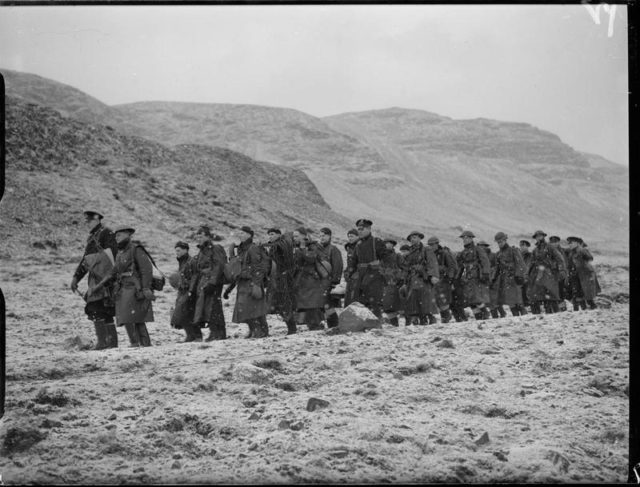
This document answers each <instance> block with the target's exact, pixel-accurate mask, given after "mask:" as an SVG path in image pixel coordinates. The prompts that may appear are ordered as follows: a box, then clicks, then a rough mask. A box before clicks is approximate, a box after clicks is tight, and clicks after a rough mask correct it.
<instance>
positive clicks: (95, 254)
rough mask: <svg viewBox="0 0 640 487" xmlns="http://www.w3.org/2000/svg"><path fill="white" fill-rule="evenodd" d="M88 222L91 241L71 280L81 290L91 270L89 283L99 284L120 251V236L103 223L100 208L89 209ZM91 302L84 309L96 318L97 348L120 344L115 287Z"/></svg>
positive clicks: (104, 288) (90, 300)
mask: <svg viewBox="0 0 640 487" xmlns="http://www.w3.org/2000/svg"><path fill="white" fill-rule="evenodd" d="M84 217H85V225H86V228H87V229H88V230H89V236H88V237H87V244H86V245H85V249H84V255H83V256H82V260H81V261H80V264H78V266H77V267H76V271H75V272H74V274H73V278H72V279H71V285H70V288H71V291H72V292H74V293H77V292H78V282H80V281H81V280H82V278H83V277H84V276H85V275H86V274H87V273H88V274H89V276H88V278H87V281H88V286H89V287H91V286H95V285H96V284H97V283H98V282H99V281H100V280H102V278H103V277H104V276H105V275H106V274H107V273H108V272H110V271H111V269H112V268H113V263H114V258H115V255H116V252H117V246H116V239H115V236H114V234H113V232H112V231H111V230H110V229H109V228H107V227H105V226H103V225H102V218H103V216H102V214H101V213H100V212H98V211H96V210H85V211H84ZM85 301H86V302H87V304H86V305H85V307H84V312H85V313H86V314H87V317H88V318H89V319H90V320H91V321H93V326H94V328H95V332H96V336H97V338H98V340H97V343H96V346H95V347H94V350H104V349H105V348H117V347H118V332H117V331H116V325H115V324H114V323H113V317H114V315H115V304H114V302H113V286H112V285H109V286H104V287H103V289H102V290H101V291H100V292H96V293H94V294H93V295H91V296H88V295H87V296H86V298H85Z"/></svg>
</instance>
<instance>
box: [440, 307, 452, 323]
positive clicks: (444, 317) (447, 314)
mask: <svg viewBox="0 0 640 487" xmlns="http://www.w3.org/2000/svg"><path fill="white" fill-rule="evenodd" d="M440 321H442V323H449V321H451V310H449V309H443V310H441V311H440Z"/></svg>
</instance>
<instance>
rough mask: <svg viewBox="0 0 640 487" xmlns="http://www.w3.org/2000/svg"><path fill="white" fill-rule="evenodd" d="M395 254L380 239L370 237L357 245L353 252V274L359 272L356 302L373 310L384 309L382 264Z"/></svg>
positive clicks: (364, 238) (359, 241)
mask: <svg viewBox="0 0 640 487" xmlns="http://www.w3.org/2000/svg"><path fill="white" fill-rule="evenodd" d="M392 253H393V251H392V250H389V249H387V246H386V245H385V243H384V241H383V240H382V239H380V238H377V237H374V236H372V235H368V236H367V237H363V238H361V239H360V240H358V242H357V243H356V246H355V249H354V251H353V267H352V272H353V273H352V274H351V275H350V277H353V276H354V273H355V272H357V274H358V276H357V279H358V281H357V288H358V289H357V294H356V298H355V300H356V301H358V302H360V303H362V304H364V305H365V306H366V307H368V308H369V309H372V310H381V309H382V295H383V291H384V284H385V281H384V277H383V275H382V273H381V272H380V266H381V263H382V262H384V261H385V260H386V259H387V258H389V256H390V255H391V254H392Z"/></svg>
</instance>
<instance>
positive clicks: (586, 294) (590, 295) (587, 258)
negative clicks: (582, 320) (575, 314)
mask: <svg viewBox="0 0 640 487" xmlns="http://www.w3.org/2000/svg"><path fill="white" fill-rule="evenodd" d="M567 241H568V242H569V258H568V259H567V261H568V264H569V268H568V273H569V278H568V279H567V280H568V281H569V283H570V286H571V294H572V296H573V301H572V303H573V310H574V311H578V310H579V309H580V307H582V309H587V305H589V308H591V309H596V308H597V305H596V303H595V297H596V295H597V294H598V293H599V292H600V284H599V283H598V279H597V277H596V271H595V269H594V268H593V265H592V264H591V262H592V261H593V256H592V255H591V252H589V250H587V248H586V247H585V244H584V241H583V240H582V239H581V238H580V237H567ZM585 301H586V304H585Z"/></svg>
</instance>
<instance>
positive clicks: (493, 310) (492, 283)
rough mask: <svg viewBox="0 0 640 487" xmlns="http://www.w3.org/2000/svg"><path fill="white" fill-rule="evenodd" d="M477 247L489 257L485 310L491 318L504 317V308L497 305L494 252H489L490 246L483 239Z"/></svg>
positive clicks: (505, 314)
mask: <svg viewBox="0 0 640 487" xmlns="http://www.w3.org/2000/svg"><path fill="white" fill-rule="evenodd" d="M477 245H478V247H480V248H482V249H483V250H484V251H485V252H486V253H487V257H488V258H489V265H490V266H491V272H490V274H489V305H488V306H487V310H488V311H489V313H490V314H491V317H492V318H498V317H499V318H504V317H505V316H507V313H506V312H505V310H504V308H503V307H502V306H499V305H498V288H497V285H496V282H497V281H496V265H497V263H496V254H494V253H493V252H491V246H490V245H489V244H488V243H487V242H485V241H484V240H480V241H479V242H478V244H477Z"/></svg>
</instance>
